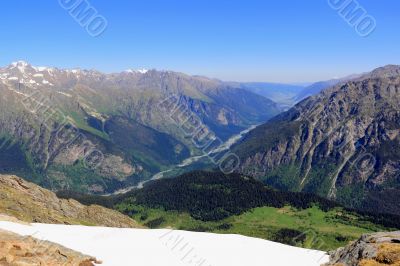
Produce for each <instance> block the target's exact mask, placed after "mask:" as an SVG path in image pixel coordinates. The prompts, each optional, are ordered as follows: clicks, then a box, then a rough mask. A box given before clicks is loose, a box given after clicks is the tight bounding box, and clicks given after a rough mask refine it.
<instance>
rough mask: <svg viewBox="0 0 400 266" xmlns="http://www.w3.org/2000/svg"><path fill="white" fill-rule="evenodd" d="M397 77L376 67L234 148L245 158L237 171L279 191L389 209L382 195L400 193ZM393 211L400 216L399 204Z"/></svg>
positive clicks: (304, 104) (393, 68)
mask: <svg viewBox="0 0 400 266" xmlns="http://www.w3.org/2000/svg"><path fill="white" fill-rule="evenodd" d="M399 71H400V66H393V65H389V66H385V67H383V68H379V69H376V70H374V71H372V72H370V73H368V74H365V75H363V76H362V77H360V78H357V79H354V80H351V81H348V82H347V83H345V84H339V85H336V86H334V87H332V88H329V89H327V90H324V91H322V92H321V93H320V94H318V95H316V96H312V97H309V98H307V99H305V100H303V101H302V102H300V103H299V104H297V105H296V106H295V107H294V108H292V109H290V110H289V111H287V112H285V113H283V114H280V115H278V116H277V117H275V118H273V119H272V120H270V121H269V122H267V123H266V124H264V125H262V126H260V127H258V128H256V129H255V130H253V131H252V132H250V133H249V134H248V135H247V136H246V137H245V138H244V140H243V141H242V142H241V144H238V145H236V146H235V147H234V149H233V150H234V151H235V152H237V153H238V155H239V156H240V157H241V159H242V165H241V169H240V170H239V171H240V172H242V173H245V174H248V175H251V176H255V177H258V178H261V179H263V180H265V182H267V183H268V184H269V185H272V186H275V187H277V188H280V189H284V190H294V191H306V192H311V193H317V194H319V195H321V196H325V197H330V198H336V199H337V200H339V202H341V203H344V204H347V206H351V207H359V208H366V209H371V208H373V209H374V210H376V211H379V209H380V207H379V206H381V205H382V206H385V204H384V203H383V202H379V196H378V195H381V194H382V195H383V194H385V192H386V193H390V194H391V195H393V196H394V195H396V194H397V193H398V192H397V191H398V184H399V183H398V180H397V179H398V178H397V177H398V174H396V173H398V171H399V170H400V169H399V167H398V159H397V156H396V155H395V154H396V152H395V151H396V150H397V146H396V145H397V143H398V142H399V140H398V138H397V136H398V134H397V133H398V132H399V130H398V127H399V125H400V121H399V120H398V117H399V114H400V112H399V109H398V106H399V105H398V103H399V101H400V93H399V88H400V76H399V75H398V73H399ZM388 145H390V146H391V148H389V146H388ZM391 149H392V150H393V151H390V150H391ZM392 198H393V197H392ZM371 199H374V200H373V202H375V203H371ZM373 204H375V207H372V205H373ZM387 205H388V207H387V208H386V209H385V210H386V211H389V212H391V213H397V212H398V210H399V202H396V200H392V201H391V203H390V204H387ZM389 206H390V207H389Z"/></svg>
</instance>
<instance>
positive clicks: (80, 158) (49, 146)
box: [0, 62, 280, 193]
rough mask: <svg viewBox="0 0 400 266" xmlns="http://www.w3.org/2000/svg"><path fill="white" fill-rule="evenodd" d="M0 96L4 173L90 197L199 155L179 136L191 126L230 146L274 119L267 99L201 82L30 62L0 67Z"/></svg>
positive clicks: (165, 73)
mask: <svg viewBox="0 0 400 266" xmlns="http://www.w3.org/2000/svg"><path fill="white" fill-rule="evenodd" d="M0 95H1V97H0V114H1V115H0V172H1V173H12V174H17V175H20V176H22V177H24V178H29V179H30V180H31V181H34V182H35V183H38V184H40V185H42V186H45V187H47V188H51V189H54V190H57V189H74V190H80V191H84V192H91V193H106V192H113V191H115V190H118V189H120V188H123V187H125V186H128V185H132V184H137V183H138V182H139V181H141V180H144V179H148V178H150V177H151V176H152V175H153V174H154V173H157V172H159V171H161V170H163V169H165V168H166V167H168V166H170V165H173V164H177V163H180V162H181V161H183V160H184V159H186V158H188V157H189V156H190V155H191V154H196V153H199V151H198V150H197V149H195V145H194V144H193V142H192V138H191V137H192V136H188V134H187V132H184V131H183V130H182V125H181V124H183V123H184V122H186V121H187V119H190V120H194V118H195V117H196V118H198V121H200V122H199V123H197V124H199V125H202V129H203V130H202V131H201V132H204V133H208V132H212V134H211V133H210V135H214V136H216V137H219V138H221V139H222V140H226V139H228V138H229V137H230V136H232V135H233V134H235V133H238V132H240V131H241V130H243V129H244V128H247V127H249V126H250V125H253V124H258V123H261V122H264V121H266V120H267V119H269V118H271V117H272V116H274V115H275V114H277V113H278V112H280V109H279V108H278V106H277V105H276V104H275V103H274V102H272V101H271V100H268V99H266V98H263V97H259V96H258V95H256V94H253V93H251V92H248V91H245V90H242V89H236V88H232V87H230V86H229V85H227V84H225V83H223V82H221V81H217V80H212V79H207V78H203V77H195V76H188V75H185V74H182V73H175V72H170V71H156V70H150V71H125V72H122V73H114V74H104V73H101V72H98V71H95V70H80V69H73V70H64V69H58V68H54V67H34V66H31V65H29V64H28V63H26V62H16V63H13V64H11V65H9V66H8V67H5V68H0ZM171 99H172V103H170V105H168V108H161V107H162V106H163V104H162V103H165V101H171ZM177 107H179V108H177ZM174 110H175V111H174ZM199 125H196V126H199ZM193 135H194V133H193ZM87 166H89V167H87ZM31 173H34V174H31Z"/></svg>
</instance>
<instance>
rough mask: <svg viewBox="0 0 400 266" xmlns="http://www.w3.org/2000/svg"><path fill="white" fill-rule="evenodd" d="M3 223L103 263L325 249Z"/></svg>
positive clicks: (304, 255) (279, 261)
mask: <svg viewBox="0 0 400 266" xmlns="http://www.w3.org/2000/svg"><path fill="white" fill-rule="evenodd" d="M0 229H3V230H8V231H11V232H14V233H17V234H20V235H23V236H33V237H35V238H38V239H41V240H48V241H51V242H53V243H57V244H60V245H63V246H65V247H67V248H70V249H73V250H76V251H79V252H81V253H83V254H86V255H90V256H93V257H96V258H97V259H98V260H101V261H103V264H101V265H102V266H121V265H140V266H154V265H174V266H191V265H204V266H209V265H210V266H243V265H251V266H265V265H274V266H293V265H297V266H319V265H321V264H323V263H326V262H328V259H329V258H328V256H327V255H326V253H325V252H321V251H313V250H307V249H301V248H296V247H290V246H286V245H283V244H278V243H274V242H270V241H266V240H262V239H256V238H250V237H244V236H239V235H218V234H209V233H194V232H186V231H172V230H150V229H118V228H104V227H85V226H68V225H48V224H32V225H31V226H29V225H23V224H17V223H11V222H0Z"/></svg>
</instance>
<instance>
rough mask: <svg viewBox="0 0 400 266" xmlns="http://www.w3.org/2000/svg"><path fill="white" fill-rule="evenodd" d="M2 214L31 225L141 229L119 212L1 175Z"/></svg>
mask: <svg viewBox="0 0 400 266" xmlns="http://www.w3.org/2000/svg"><path fill="white" fill-rule="evenodd" d="M0 213H3V214H6V215H9V216H13V217H16V218H18V219H19V220H21V221H24V222H29V223H31V222H35V223H53V224H77V225H97V226H107V227H133V228H137V227H140V226H139V225H138V224H137V223H136V222H135V221H134V220H132V219H130V218H129V217H127V216H125V215H122V214H120V213H119V212H116V211H113V210H110V209H106V208H104V207H100V206H96V205H92V206H85V205H82V204H80V203H79V202H77V201H75V200H65V199H59V198H57V196H56V195H55V194H54V193H53V192H51V191H48V190H46V189H43V188H41V187H39V186H37V185H34V184H32V183H29V182H27V181H25V180H23V179H21V178H19V177H16V176H8V175H0Z"/></svg>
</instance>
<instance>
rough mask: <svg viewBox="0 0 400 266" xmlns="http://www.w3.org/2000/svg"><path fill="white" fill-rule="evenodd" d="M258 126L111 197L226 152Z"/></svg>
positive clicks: (141, 186)
mask: <svg viewBox="0 0 400 266" xmlns="http://www.w3.org/2000/svg"><path fill="white" fill-rule="evenodd" d="M257 126H258V125H253V126H251V127H249V128H247V129H245V130H243V131H241V132H240V133H239V134H236V135H234V136H232V137H230V138H229V139H228V140H227V141H225V142H224V143H223V144H222V145H220V146H219V147H217V148H215V149H214V150H211V151H210V152H208V153H204V154H203V155H196V156H192V157H189V158H187V159H185V160H184V161H183V162H181V163H180V164H177V165H175V166H172V167H171V168H170V169H168V170H165V171H161V172H159V173H157V174H155V175H153V176H152V178H151V179H149V180H146V181H142V182H140V183H139V184H138V185H136V186H131V187H127V188H124V189H121V190H118V191H116V192H114V193H113V194H112V195H119V194H124V193H127V192H129V191H131V190H132V189H135V188H143V186H144V185H145V184H146V183H148V182H150V181H154V180H159V179H162V178H164V175H165V174H166V173H169V172H171V171H173V170H175V169H179V168H183V167H187V166H189V165H191V164H193V163H195V162H198V161H200V160H201V159H203V158H207V157H209V156H210V155H212V154H214V153H219V152H223V151H227V150H229V149H230V148H231V147H232V146H233V145H234V144H236V143H237V142H238V141H239V140H241V139H242V138H243V136H244V135H246V134H247V133H249V132H250V131H251V130H253V129H255V128H256V127H257Z"/></svg>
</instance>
